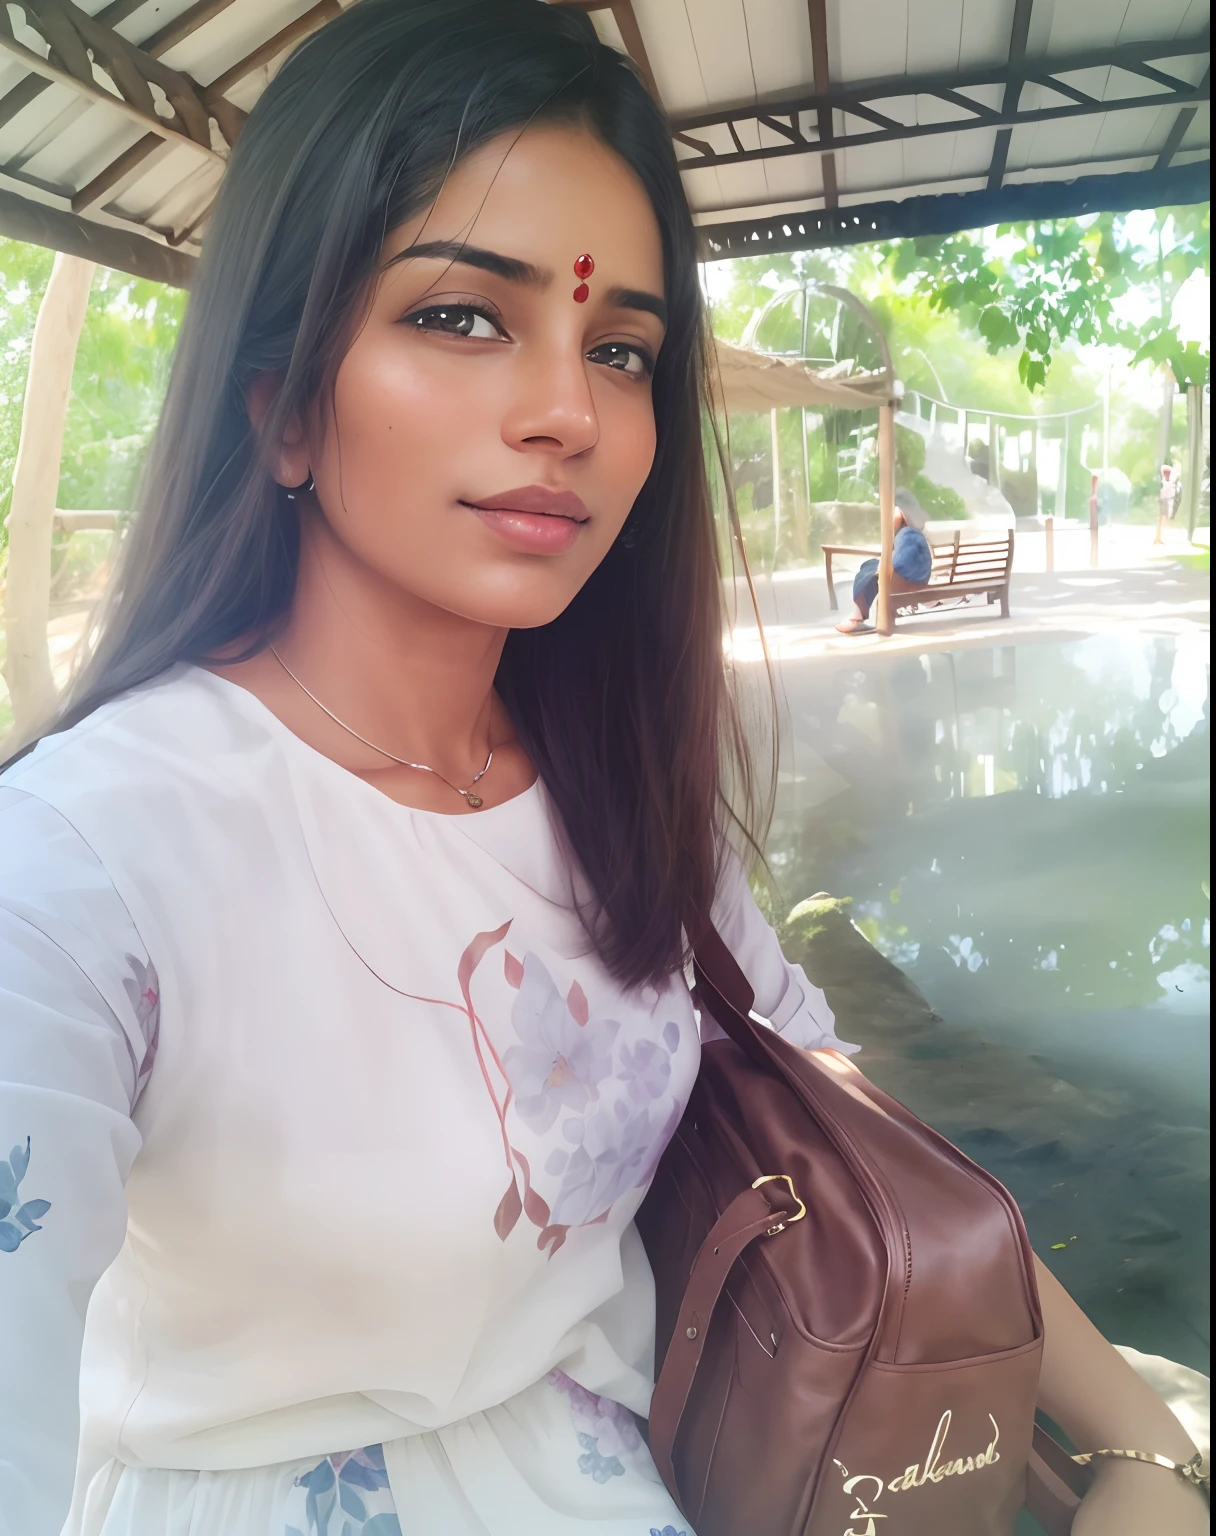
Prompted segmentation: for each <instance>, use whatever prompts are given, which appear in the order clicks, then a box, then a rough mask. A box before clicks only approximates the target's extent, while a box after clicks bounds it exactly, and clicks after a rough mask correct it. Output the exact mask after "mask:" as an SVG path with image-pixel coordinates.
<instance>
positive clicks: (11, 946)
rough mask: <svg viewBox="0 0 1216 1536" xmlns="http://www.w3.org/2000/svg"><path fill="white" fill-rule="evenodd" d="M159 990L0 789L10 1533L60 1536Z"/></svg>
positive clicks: (0, 1193)
mask: <svg viewBox="0 0 1216 1536" xmlns="http://www.w3.org/2000/svg"><path fill="white" fill-rule="evenodd" d="M159 1012H160V1009H159V997H158V985H157V981H156V976H155V972H154V970H153V968H152V964H151V962H150V960H149V958H148V956H147V954H146V953H145V952H144V950H143V947H142V945H141V942H140V939H139V935H138V934H137V933H136V931H135V928H134V926H133V924H132V921H131V918H130V916H129V914H128V913H127V910H126V907H125V906H124V905H123V903H122V901H121V899H120V898H119V896H118V894H117V892H116V891H115V890H114V887H113V886H112V884H111V883H110V881H109V879H108V878H107V876H106V874H105V871H104V870H103V869H102V867H101V864H100V862H99V861H98V860H97V858H96V856H95V855H94V854H93V853H92V852H91V850H90V849H89V848H88V847H87V845H86V844H85V843H84V842H83V841H82V839H81V838H80V837H79V836H78V835H77V834H76V832H75V831H74V830H73V829H72V827H71V826H70V824H69V823H68V822H67V821H65V820H64V819H63V818H62V817H61V816H60V814H59V813H58V812H57V811H55V810H53V809H52V808H51V807H50V806H48V805H46V804H44V803H43V802H42V801H40V800H38V799H36V798H35V797H33V796H30V795H27V794H23V793H22V792H20V791H18V790H15V789H11V788H6V787H5V786H4V785H3V784H0V1317H3V1319H4V1348H3V1356H2V1358H3V1366H2V1369H0V1380H2V1382H3V1387H2V1390H0V1536H58V1532H59V1530H60V1528H61V1526H62V1523H63V1520H64V1518H65V1516H66V1514H67V1510H68V1505H69V1502H70V1499H71V1492H72V1480H73V1475H74V1472H75V1467H76V1452H77V1440H78V1435H79V1377H80V1353H81V1341H82V1336H83V1330H84V1317H85V1310H86V1308H87V1306H88V1301H89V1297H90V1295H91V1293H92V1290H93V1287H94V1285H95V1284H96V1282H97V1280H98V1279H99V1277H100V1276H101V1274H102V1273H103V1271H104V1270H105V1269H106V1268H107V1267H108V1266H109V1264H110V1263H111V1262H112V1261H113V1259H114V1258H115V1256H116V1255H117V1253H118V1251H119V1249H120V1247H121V1246H122V1242H123V1237H124V1234H125V1231H126V1202H125V1198H124V1194H123V1186H124V1183H125V1181H126V1177H127V1175H128V1173H129V1171H130V1168H131V1164H132V1162H133V1160H134V1157H135V1154H136V1152H137V1151H138V1149H139V1145H140V1137H139V1134H138V1132H137V1131H136V1128H135V1126H134V1124H133V1123H132V1119H131V1114H132V1110H133V1108H134V1105H135V1102H136V1099H137V1098H138V1096H139V1093H140V1091H141V1089H142V1088H143V1086H144V1084H145V1082H146V1081H147V1079H148V1075H149V1073H150V1071H151V1069H152V1059H153V1056H154V1055H155V1048H156V1039H157V1028H158V1024H159Z"/></svg>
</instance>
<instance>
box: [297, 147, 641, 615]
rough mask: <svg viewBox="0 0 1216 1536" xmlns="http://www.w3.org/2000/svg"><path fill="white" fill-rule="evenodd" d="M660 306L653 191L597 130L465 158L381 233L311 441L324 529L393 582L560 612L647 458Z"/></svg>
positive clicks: (479, 611)
mask: <svg viewBox="0 0 1216 1536" xmlns="http://www.w3.org/2000/svg"><path fill="white" fill-rule="evenodd" d="M584 255H589V256H590V257H591V258H592V260H593V262H594V271H593V272H592V273H591V274H590V275H589V276H588V277H586V279H585V283H586V289H585V290H579V291H580V293H583V292H585V293H586V297H585V298H584V299H583V301H582V302H579V301H577V300H576V298H575V291H576V290H578V289H579V284H580V282H583V281H584V279H583V278H581V277H580V276H579V275H577V274H576V272H575V264H576V262H577V261H578V258H579V257H581V256H584ZM663 299H664V294H663V260H662V249H661V244H660V238H659V230H658V225H657V222H656V220H655V216H654V213H653V211H652V209H651V207H650V203H649V201H648V199H647V197H646V194H645V192H644V191H643V190H642V187H641V185H640V184H639V182H638V181H637V180H636V179H635V177H634V175H633V173H632V172H631V171H630V170H629V169H628V167H627V166H626V165H625V164H624V163H623V162H622V161H621V160H619V159H618V158H617V157H616V156H615V155H614V154H613V153H612V152H611V151H610V150H608V149H606V148H605V147H604V146H603V145H602V144H601V143H600V142H599V140H597V139H596V138H594V137H592V136H591V135H590V134H589V133H587V132H585V131H583V130H580V129H577V128H572V127H555V126H542V127H535V128H530V129H527V130H526V131H524V132H523V133H521V134H509V135H504V136H503V137H502V138H500V139H497V140H495V141H493V142H491V143H490V144H488V145H486V146H485V147H484V148H482V149H480V150H478V151H477V152H475V153H474V154H471V155H469V156H468V157H467V158H466V159H464V160H462V161H461V162H460V163H459V165H458V166H457V167H456V169H455V170H454V172H453V173H452V174H451V175H450V176H449V178H448V180H447V183H446V184H445V186H444V188H443V191H442V192H441V193H440V195H439V198H438V200H437V201H436V203H435V204H434V206H433V207H432V208H431V209H430V210H429V211H428V212H426V213H425V214H421V215H419V216H418V217H417V218H416V219H415V220H413V221H412V222H410V223H409V224H406V225H403V226H402V227H401V228H399V229H397V230H395V231H393V233H392V234H391V235H390V236H389V238H388V240H387V241H386V243H385V246H384V252H383V260H382V266H381V274H380V277H379V280H378V283H377V286H376V290H375V294H374V297H373V298H372V300H371V305H370V310H369V312H368V313H367V315H366V318H365V319H364V321H363V323H362V324H361V325H360V326H359V328H358V330H357V333H356V335H355V336H354V339H353V341H352V342H351V345H350V350H349V351H348V352H347V354H346V356H345V358H344V360H343V362H342V364H341V367H340V369H339V371H338V375H337V382H336V387H335V391H334V397H333V404H332V408H331V410H330V412H329V415H328V417H327V419H326V420H324V421H323V422H322V423H321V424H320V426H319V427H318V428H317V429H316V431H315V432H313V433H312V434H311V441H308V442H307V443H305V444H303V445H301V447H302V449H304V450H306V452H307V455H308V461H307V465H306V467H304V466H301V468H304V470H305V472H307V471H311V473H312V475H313V477H314V480H315V483H316V496H317V500H318V503H319V506H320V508H321V512H322V515H323V517H324V520H325V523H326V525H327V531H328V532H329V534H331V535H332V537H333V538H334V539H336V540H337V542H338V544H339V545H340V546H342V548H343V551H344V553H345V555H346V556H347V557H349V558H351V559H353V561H355V562H356V563H357V564H359V565H361V566H362V567H363V568H364V569H365V570H366V571H367V573H368V575H369V576H372V578H373V580H376V581H377V582H378V583H387V584H388V585H389V588H390V595H391V589H392V588H396V589H398V590H400V591H401V592H402V594H403V595H404V594H409V595H410V596H411V597H413V598H415V599H419V600H422V601H423V602H425V603H427V604H430V605H434V606H435V607H438V608H441V609H445V610H447V611H449V612H452V613H455V614H459V615H461V616H463V617H466V618H469V619H473V620H476V621H478V622H481V623H485V624H488V625H493V626H501V627H531V626H534V625H539V624H545V623H548V622H549V621H550V620H551V619H553V618H555V617H556V616H557V614H559V613H560V612H561V611H562V609H564V608H565V607H566V606H567V604H568V603H569V602H570V600H571V599H572V598H573V597H574V595H575V593H576V592H577V591H578V589H579V588H580V587H581V586H582V585H583V583H584V582H585V581H586V580H587V578H588V576H589V575H590V574H591V572H592V571H593V570H594V569H595V567H596V566H597V565H598V564H599V562H600V561H601V560H602V559H603V558H604V555H605V554H606V553H607V551H608V549H609V547H610V546H611V544H612V542H613V540H614V539H615V538H616V537H617V535H618V534H619V532H620V530H621V525H622V524H623V523H624V521H625V519H626V517H627V516H628V514H629V510H630V508H631V507H632V505H633V501H634V498H635V497H636V496H637V494H638V492H639V491H640V489H641V487H642V484H643V482H644V481H645V479H646V476H647V474H648V473H649V470H650V465H651V461H652V459H653V457H654V448H655V429H654V411H653V407H652V402H651V385H650V376H651V373H652V371H653V367H654V362H655V358H656V357H657V355H658V351H659V347H660V346H661V344H662V341H663V314H664V304H663ZM293 472H294V471H293ZM300 478H303V475H302V474H301V475H300Z"/></svg>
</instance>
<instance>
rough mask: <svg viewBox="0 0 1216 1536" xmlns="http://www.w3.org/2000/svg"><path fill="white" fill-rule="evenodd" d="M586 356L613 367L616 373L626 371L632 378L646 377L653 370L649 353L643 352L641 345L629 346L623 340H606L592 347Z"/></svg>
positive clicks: (607, 366)
mask: <svg viewBox="0 0 1216 1536" xmlns="http://www.w3.org/2000/svg"><path fill="white" fill-rule="evenodd" d="M587 356H588V357H589V358H590V359H591V361H592V362H593V363H602V364H603V366H604V367H605V368H615V369H616V371H617V372H618V373H627V374H628V375H629V376H630V378H634V379H648V378H649V377H650V376H651V374H652V373H653V372H654V362H653V361H652V359H651V357H650V354H649V353H647V352H643V351H642V349H641V347H633V346H629V345H627V344H626V343H625V342H623V341H606V342H604V343H603V344H602V345H601V346H598V347H594V348H593V349H592V350H591V351H590V352H588V354H587Z"/></svg>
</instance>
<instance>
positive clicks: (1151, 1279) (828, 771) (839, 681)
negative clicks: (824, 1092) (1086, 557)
mask: <svg viewBox="0 0 1216 1536" xmlns="http://www.w3.org/2000/svg"><path fill="white" fill-rule="evenodd" d="M781 681H782V684H783V690H784V693H785V696H786V699H787V701H788V706H789V708H788V719H787V721H786V730H785V739H784V740H783V743H782V774H781V784H780V793H779V806H778V814H777V817H776V820H775V822H774V827H773V834H772V837H771V840H770V846H769V854H770V861H771V864H772V867H773V870H774V872H775V873H776V875H777V877H778V880H779V882H780V886H781V888H782V894H783V895H784V896H785V897H787V898H789V899H790V900H791V901H793V900H797V899H798V898H800V897H803V896H806V895H808V894H809V893H811V892H813V891H817V890H829V891H831V892H832V893H833V894H834V895H838V896H848V897H851V898H852V902H853V905H852V907H851V909H850V910H851V912H852V915H853V918H854V921H855V922H856V923H857V925H858V926H859V927H860V928H861V929H862V931H863V932H864V933H865V934H866V935H867V937H868V938H870V940H871V941H872V942H873V943H874V944H875V945H876V946H877V947H878V948H879V949H881V950H882V951H883V952H884V953H885V954H886V955H888V956H889V957H890V958H891V959H892V960H893V961H895V963H896V964H898V965H899V966H901V967H902V968H903V969H904V970H905V971H906V972H907V974H908V975H909V976H910V977H911V978H912V980H913V981H914V982H915V983H916V984H917V986H918V987H919V988H920V989H921V991H922V992H923V993H924V994H925V996H926V997H927V998H928V1000H929V1002H930V1004H931V1005H932V1006H933V1008H934V1009H936V1010H937V1012H938V1013H940V1015H941V1016H942V1018H943V1019H944V1021H945V1024H944V1025H943V1031H944V1033H943V1037H942V1039H941V1040H940V1041H938V1042H937V1043H936V1044H935V1045H934V1047H933V1050H932V1053H931V1054H932V1055H933V1056H934V1058H935V1060H934V1070H935V1071H936V1072H937V1073H938V1078H937V1081H938V1082H939V1083H940V1085H941V1088H940V1091H939V1092H938V1093H937V1095H936V1097H935V1100H934V1102H935V1103H936V1104H937V1105H938V1106H939V1110H938V1112H936V1113H935V1121H936V1123H938V1124H939V1125H940V1126H941V1128H942V1129H943V1130H944V1131H946V1133H947V1134H950V1135H953V1136H954V1137H955V1138H956V1139H957V1140H958V1141H959V1143H960V1145H962V1146H963V1147H964V1149H965V1150H966V1151H967V1152H969V1153H970V1154H971V1155H972V1156H974V1157H976V1158H978V1159H979V1161H981V1162H983V1163H985V1164H986V1165H987V1166H988V1167H990V1168H992V1170H993V1171H994V1172H995V1173H996V1174H997V1175H998V1176H999V1177H1000V1178H1002V1179H1003V1180H1004V1181H1005V1182H1006V1183H1007V1184H1008V1185H1009V1186H1010V1188H1011V1189H1012V1190H1013V1191H1014V1193H1015V1195H1016V1196H1017V1198H1018V1200H1019V1201H1020V1202H1021V1204H1022V1208H1023V1210H1024V1211H1025V1213H1026V1217H1027V1222H1028V1224H1029V1227H1030V1232H1031V1238H1032V1241H1033V1242H1034V1243H1035V1245H1036V1248H1037V1249H1038V1251H1039V1252H1040V1254H1041V1255H1042V1256H1043V1257H1044V1258H1045V1259H1046V1260H1047V1261H1048V1262H1049V1263H1050V1264H1051V1265H1052V1267H1053V1268H1054V1269H1055V1270H1056V1272H1057V1273H1058V1274H1059V1275H1060V1276H1061V1278H1062V1279H1063V1280H1064V1281H1065V1283H1066V1284H1067V1285H1068V1286H1069V1287H1070V1288H1071V1289H1072V1290H1073V1293H1074V1294H1075V1295H1076V1296H1077V1297H1078V1299H1079V1300H1080V1301H1081V1303H1082V1305H1083V1306H1084V1307H1085V1308H1086V1309H1087V1310H1088V1312H1089V1313H1090V1315H1091V1316H1092V1317H1093V1318H1094V1320H1095V1321H1096V1322H1097V1323H1098V1325H1099V1326H1100V1327H1101V1328H1103V1330H1104V1331H1105V1332H1106V1333H1107V1335H1108V1337H1111V1338H1114V1339H1116V1340H1119V1341H1120V1342H1123V1343H1128V1344H1132V1345H1134V1346H1135V1347H1136V1348H1139V1349H1142V1350H1145V1351H1147V1352H1149V1353H1158V1354H1164V1355H1166V1356H1168V1357H1169V1358H1171V1359H1174V1360H1180V1361H1182V1362H1184V1363H1186V1364H1188V1365H1191V1366H1194V1367H1196V1368H1197V1369H1200V1370H1207V1368H1208V1348H1207V1338H1208V1285H1207V1249H1206V1219H1205V1210H1206V1202H1205V1191H1206V1174H1207V1139H1206V1134H1205V1130H1204V1127H1206V1124H1207V1115H1208V1094H1207V1081H1208V1074H1207V1060H1208V1029H1207V1004H1208V982H1209V952H1210V925H1209V901H1208V825H1207V823H1208V761H1209V746H1208V740H1209V667H1208V652H1207V643H1206V636H1199V637H1192V636H1177V637H1151V636H1143V635H1141V636H1129V635H1127V634H1125V633H1118V632H1117V633H1114V634H1108V635H1104V636H1100V637H1094V638H1092V639H1087V640H1085V641H1082V642H1074V643H1070V644H1063V645H1061V644H1038V645H1021V646H1018V647H1016V648H1014V647H1001V648H989V649H983V648H978V647H976V648H969V649H964V650H959V651H957V652H954V653H943V652H936V653H930V654H926V655H922V656H913V657H911V658H909V657H908V656H907V655H906V654H904V655H899V656H888V657H885V658H884V657H877V658H874V659H867V660H866V662H865V664H864V665H863V666H859V665H857V664H856V663H853V664H850V665H842V664H840V662H839V661H838V660H837V659H836V658H835V657H831V656H826V657H825V656H819V657H816V658H812V659H807V660H805V661H787V662H785V663H784V664H783V666H782V671H781ZM971 1032H974V1033H978V1034H979V1035H982V1036H983V1037H985V1038H986V1039H987V1041H989V1042H992V1043H993V1044H994V1045H999V1046H1000V1047H1001V1049H1000V1050H999V1051H991V1050H990V1054H989V1057H987V1058H985V1061H984V1062H983V1063H982V1064H976V1062H975V1060H974V1052H972V1055H971V1056H970V1057H969V1056H968V1054H967V1053H968V1051H970V1050H971V1047H970V1046H968V1045H967V1043H966V1041H967V1040H968V1039H974V1033H971ZM952 1041H957V1042H958V1044H957V1046H954V1045H952V1043H951V1042H952ZM863 1043H864V1042H863ZM894 1051H895V1056H894V1058H892V1056H891V1055H890V1054H889V1053H888V1056H887V1058H886V1060H885V1062H883V1063H880V1065H882V1069H883V1071H885V1072H886V1074H887V1081H888V1083H889V1085H890V1086H891V1087H893V1088H894V1089H895V1091H896V1092H900V1091H901V1087H900V1083H901V1078H900V1073H901V1072H902V1073H903V1074H904V1077H905V1078H906V1080H907V1082H908V1083H909V1084H914V1083H915V1082H916V1081H917V1079H916V1070H917V1066H918V1059H917V1048H915V1047H909V1049H908V1052H907V1055H906V1058H904V1064H903V1066H902V1067H901V1066H900V1058H899V1050H898V1045H896V1046H895V1047H894ZM922 1054H923V1053H922ZM937 1058H940V1059H937ZM969 1062H970V1064H968V1063H969ZM862 1064H863V1065H864V1059H863V1062H862ZM1044 1069H1046V1070H1044ZM953 1085H957V1089H958V1092H959V1094H960V1097H959V1098H958V1099H957V1100H956V1099H954V1098H952V1096H951V1095H952V1092H953V1091H954V1087H953ZM1068 1085H1071V1086H1068ZM956 1105H957V1109H956V1107H955V1106H956Z"/></svg>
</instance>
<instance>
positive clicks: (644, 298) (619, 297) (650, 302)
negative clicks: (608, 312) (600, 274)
mask: <svg viewBox="0 0 1216 1536" xmlns="http://www.w3.org/2000/svg"><path fill="white" fill-rule="evenodd" d="M605 299H606V302H607V303H608V304H609V305H610V306H611V307H612V308H613V309H637V310H640V311H641V312H642V313H643V314H646V315H654V317H655V318H656V319H657V320H660V321H662V323H663V324H664V325H666V324H667V305H666V304H665V303H664V302H663V300H662V299H661V298H659V296H658V294H657V293H647V292H646V291H645V290H644V289H642V288H609V290H608V292H607V294H606V295H605Z"/></svg>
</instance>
